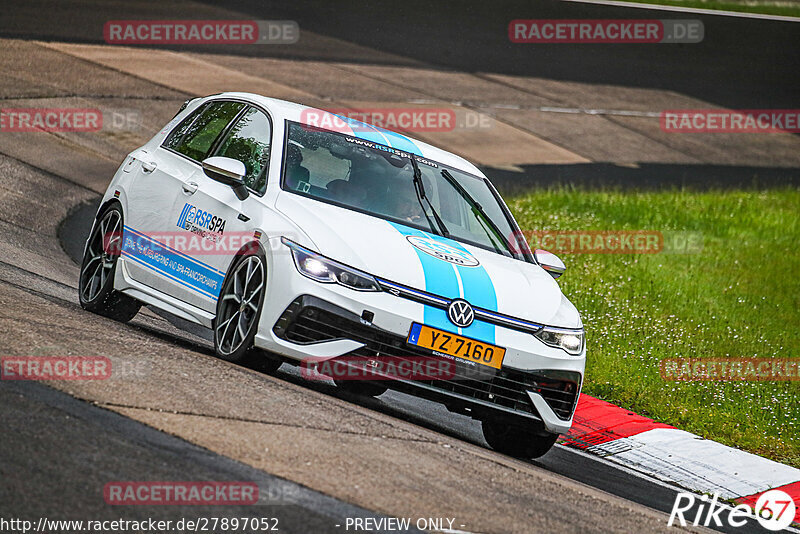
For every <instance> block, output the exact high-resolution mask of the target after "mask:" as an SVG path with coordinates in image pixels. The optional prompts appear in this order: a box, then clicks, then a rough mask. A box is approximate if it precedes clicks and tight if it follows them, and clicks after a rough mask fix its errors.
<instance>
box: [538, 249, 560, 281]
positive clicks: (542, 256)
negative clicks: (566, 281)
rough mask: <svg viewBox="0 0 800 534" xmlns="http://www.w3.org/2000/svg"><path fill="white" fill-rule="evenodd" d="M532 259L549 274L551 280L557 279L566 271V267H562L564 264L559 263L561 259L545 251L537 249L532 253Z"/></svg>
mask: <svg viewBox="0 0 800 534" xmlns="http://www.w3.org/2000/svg"><path fill="white" fill-rule="evenodd" d="M533 259H535V260H536V263H538V264H539V265H540V266H541V267H542V269H544V270H545V271H547V272H548V273H550V276H552V277H553V278H558V277H559V276H561V275H562V274H564V271H566V270H567V266H566V265H564V262H563V261H561V258H559V257H558V256H556V255H555V254H553V253H552V252H547V251H546V250H542V249H540V248H537V249H536V250H535V251H534V252H533Z"/></svg>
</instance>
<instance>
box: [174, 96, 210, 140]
mask: <svg viewBox="0 0 800 534" xmlns="http://www.w3.org/2000/svg"><path fill="white" fill-rule="evenodd" d="M207 107H208V104H207V103H206V104H203V105H202V106H200V107H198V108H197V109H196V110H194V111H192V112H191V113H190V114H189V116H188V117H186V118H185V119H183V120H182V121H181V123H180V124H179V125H178V126H177V127H176V128H175V129H174V130H172V132H171V133H170V134H169V136H168V137H167V139H166V140H165V141H164V143H163V146H165V147H167V148H171V149H173V150H175V147H176V146H177V145H178V143H180V142H181V139H183V134H185V133H186V130H188V129H189V126H191V125H192V123H193V122H194V121H195V119H197V117H198V116H200V114H201V113H203V110H205V109H206V108H207ZM178 113H180V111H179V112H178ZM173 118H174V117H173Z"/></svg>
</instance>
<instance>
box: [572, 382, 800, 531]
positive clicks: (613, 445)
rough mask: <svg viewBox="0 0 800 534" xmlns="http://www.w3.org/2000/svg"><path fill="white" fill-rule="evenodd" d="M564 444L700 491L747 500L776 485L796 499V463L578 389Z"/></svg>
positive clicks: (799, 487)
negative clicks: (707, 436)
mask: <svg viewBox="0 0 800 534" xmlns="http://www.w3.org/2000/svg"><path fill="white" fill-rule="evenodd" d="M562 443H563V444H564V445H567V446H570V447H575V448H578V449H583V450H585V451H587V452H589V453H592V454H596V455H598V456H602V457H604V458H605V459H607V460H609V461H611V462H614V463H617V464H620V465H623V466H625V467H628V468H630V469H633V470H635V471H638V472H641V473H644V474H647V475H649V476H652V477H654V478H656V479H658V480H662V481H664V482H668V483H672V484H675V485H677V486H680V487H682V488H685V489H688V490H692V491H697V492H700V493H709V494H713V493H716V494H718V495H719V496H720V498H721V499H731V500H735V501H737V502H740V503H745V504H749V505H751V506H752V505H753V504H754V503H755V502H756V500H758V497H759V496H760V495H761V494H762V493H764V492H765V491H767V490H770V489H780V490H782V491H784V492H786V493H788V494H789V495H790V496H791V497H792V498H793V499H794V501H795V502H796V503H798V508H797V512H796V515H795V522H797V523H800V469H795V468H794V467H790V466H788V465H784V464H780V463H778V462H773V461H772V460H768V459H766V458H762V457H761V456H758V455H755V454H751V453H749V452H744V451H740V450H738V449H734V448H732V447H728V446H726V445H722V444H720V443H717V442H715V441H711V440H708V439H703V438H701V437H700V436H697V435H695V434H692V433H690V432H685V431H683V430H678V429H677V428H675V427H672V426H670V425H665V424H663V423H657V422H655V421H653V420H652V419H648V418H647V417H642V416H640V415H637V414H635V413H633V412H630V411H628V410H625V409H623V408H620V407H618V406H615V405H613V404H610V403H608V402H605V401H602V400H600V399H596V398H594V397H590V396H588V395H583V394H582V395H581V396H580V399H579V401H578V406H577V408H576V410H575V417H574V418H573V422H572V429H571V430H570V432H569V434H567V435H566V436H564V437H563V438H562Z"/></svg>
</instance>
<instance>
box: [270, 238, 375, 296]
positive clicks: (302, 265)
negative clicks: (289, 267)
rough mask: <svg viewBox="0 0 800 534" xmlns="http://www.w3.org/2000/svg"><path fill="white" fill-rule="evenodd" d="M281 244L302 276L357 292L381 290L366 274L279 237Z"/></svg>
mask: <svg viewBox="0 0 800 534" xmlns="http://www.w3.org/2000/svg"><path fill="white" fill-rule="evenodd" d="M281 243H283V244H284V245H286V246H287V247H289V249H291V251H292V257H293V258H294V264H295V266H296V267H297V270H298V271H300V274H302V275H303V276H307V277H308V278H311V279H312V280H316V281H317V282H321V283H323V284H339V285H342V286H345V287H349V288H350V289H355V290H357V291H380V290H381V289H380V287H378V283H377V282H376V281H375V279H374V278H373V277H372V276H370V275H368V274H367V273H364V272H361V271H359V270H358V269H353V268H352V267H348V266H347V265H343V264H341V263H339V262H338V261H334V260H332V259H330V258H326V257H325V256H322V255H320V254H317V253H316V252H312V251H310V250H308V249H307V248H305V247H301V246H300V245H298V244H297V243H295V242H294V241H290V240H288V239H286V238H285V237H281Z"/></svg>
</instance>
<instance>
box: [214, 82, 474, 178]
mask: <svg viewBox="0 0 800 534" xmlns="http://www.w3.org/2000/svg"><path fill="white" fill-rule="evenodd" d="M220 97H235V98H241V99H244V100H249V101H251V102H253V103H254V104H259V103H260V104H261V105H263V106H264V107H266V108H268V109H269V110H270V111H271V112H273V113H275V114H278V115H281V117H282V119H285V120H290V121H294V122H298V123H300V124H310V123H309V121H308V119H309V118H310V117H314V118H315V119H316V120H319V119H320V117H321V116H322V115H330V116H331V118H332V119H333V118H334V115H333V114H330V113H328V112H327V111H325V110H322V109H319V108H314V107H311V106H305V105H303V104H297V103H295V102H289V101H286V100H280V99H277V98H270V97H266V96H262V95H257V94H253V93H235V92H229V93H221V94H217V95H213V97H209V98H220ZM345 120H346V121H347V123H348V124H350V125H352V126H354V127H355V128H352V135H353V136H354V137H357V138H359V139H363V140H365V141H372V142H375V143H379V144H382V145H386V146H390V147H393V148H396V149H398V150H403V151H405V152H410V153H413V154H417V155H418V156H421V157H423V158H426V159H430V160H433V161H436V162H438V163H442V164H444V165H448V166H450V167H454V168H456V169H460V170H463V171H465V172H468V173H471V174H475V175H477V176H481V177H484V174H483V173H482V172H481V171H480V170H479V169H478V168H477V167H475V165H473V164H472V163H470V162H469V161H467V160H465V159H464V158H462V157H460V156H457V155H455V154H453V153H452V152H448V151H446V150H442V149H441V148H437V147H435V146H433V145H430V144H428V143H425V142H423V141H419V140H418V139H414V138H411V137H408V136H406V135H405V134H401V133H398V132H393V131H391V130H387V129H385V128H380V127H377V126H373V125H371V124H367V123H364V122H361V121H357V120H354V119H349V118H346V119H345ZM338 123H339V124H341V120H339V121H338ZM317 124H319V123H317ZM310 125H311V126H313V125H314V124H310ZM347 133H348V134H351V132H350V131H348V132H347Z"/></svg>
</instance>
